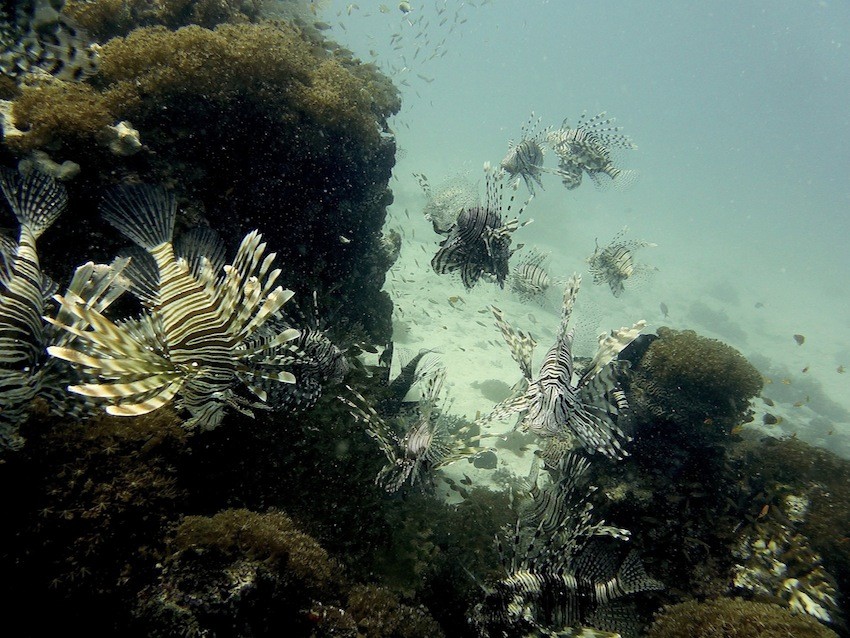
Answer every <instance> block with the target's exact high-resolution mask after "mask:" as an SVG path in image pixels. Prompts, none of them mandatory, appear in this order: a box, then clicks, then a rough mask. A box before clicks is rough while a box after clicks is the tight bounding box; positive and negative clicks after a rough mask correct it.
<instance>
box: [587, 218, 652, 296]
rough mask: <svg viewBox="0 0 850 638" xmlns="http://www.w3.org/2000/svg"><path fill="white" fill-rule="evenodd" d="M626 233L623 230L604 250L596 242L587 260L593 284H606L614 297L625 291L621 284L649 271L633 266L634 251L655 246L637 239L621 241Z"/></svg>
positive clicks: (641, 266) (639, 266) (643, 267)
mask: <svg viewBox="0 0 850 638" xmlns="http://www.w3.org/2000/svg"><path fill="white" fill-rule="evenodd" d="M627 232H628V228H627V227H626V228H623V229H622V230H621V231H620V232H619V233H617V234H616V235H615V236H614V239H612V240H611V243H610V244H608V245H607V246H605V247H604V248H600V247H599V242H598V241H597V242H596V249H595V250H594V251H593V254H592V255H591V256H590V257H588V258H587V263H588V269H589V270H590V272H591V274H592V275H593V283H594V284H597V285H599V284H603V283H607V284H608V286H610V288H611V292H612V293H613V294H614V296H615V297H619V296H620V295H621V294H623V290H625V288H624V286H623V282H625V281H626V280H627V279H629V278H631V277H633V276H635V275H636V274H641V273H645V272H647V271H648V270H649V269H648V268H647V266H644V265H638V264H635V262H634V257H633V253H634V251H635V250H637V249H638V248H645V247H647V246H650V247H653V246H655V244H652V243H649V242H645V241H641V240H637V239H635V240H631V241H623V239H622V237H623V235H625V234H626V233H627Z"/></svg>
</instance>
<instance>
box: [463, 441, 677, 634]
mask: <svg viewBox="0 0 850 638" xmlns="http://www.w3.org/2000/svg"><path fill="white" fill-rule="evenodd" d="M588 467H589V463H588V462H587V460H586V459H584V458H582V457H580V456H578V455H576V454H574V453H570V454H568V455H567V456H565V457H563V458H562V460H561V463H560V464H559V465H558V466H557V467H547V469H548V470H549V472H550V473H551V474H552V483H551V484H550V485H549V486H547V488H546V489H542V490H541V489H539V488H538V487H537V485H536V481H535V485H534V486H533V487H532V489H531V491H530V494H529V495H530V497H531V503H530V504H529V505H528V507H527V508H526V510H525V512H524V513H523V514H521V515H520V517H519V518H518V519H517V523H516V526H515V528H513V529H510V528H507V529H506V530H505V533H504V538H498V537H497V539H496V546H497V550H498V552H499V557H500V560H501V563H502V568H503V570H504V572H505V576H504V577H503V578H501V579H500V580H498V581H497V582H495V583H494V584H492V585H491V586H489V587H485V588H484V591H485V595H484V600H483V601H482V602H480V603H478V604H477V605H475V607H473V609H472V610H471V613H470V615H469V620H470V623H471V624H472V626H473V627H474V628H475V630H476V631H477V633H478V635H479V636H480V637H481V638H496V637H502V638H509V637H513V636H547V637H555V636H558V637H559V638H566V637H568V636H573V637H579V636H584V637H586V638H589V637H595V638H602V637H603V636H605V637H607V638H614V637H615V636H636V635H637V633H638V631H639V629H640V627H639V623H638V620H637V615H636V614H635V613H634V609H633V607H631V606H630V604H629V602H630V601H629V597H630V596H632V595H634V594H637V593H640V592H644V591H650V590H657V589H662V588H663V585H662V584H661V583H660V582H659V581H657V580H655V579H653V578H650V577H649V576H648V575H647V573H646V571H645V570H644V567H643V565H642V563H641V561H640V559H639V558H638V556H637V553H636V552H634V551H631V552H629V553H628V554H627V555H626V557H625V558H624V559H623V560H620V559H619V557H620V556H621V554H622V552H621V551H620V550H619V548H612V547H611V543H612V540H611V539H616V540H618V541H626V540H628V538H629V532H628V530H625V529H621V528H617V527H612V526H609V525H606V524H605V522H604V521H594V520H593V507H592V505H591V503H590V501H589V495H590V494H592V493H593V491H594V489H595V488H593V487H587V486H586V481H585V474H586V473H587V470H588ZM605 541H607V542H605Z"/></svg>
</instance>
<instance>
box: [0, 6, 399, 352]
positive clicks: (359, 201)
mask: <svg viewBox="0 0 850 638" xmlns="http://www.w3.org/2000/svg"><path fill="white" fill-rule="evenodd" d="M82 4H83V3H80V5H81V6H80V10H82V9H85V8H86V7H83V6H82ZM85 4H86V5H88V3H85ZM96 4H102V3H96ZM131 4H132V3H131ZM145 4H148V3H145ZM165 4H169V5H170V4H178V3H165ZM183 4H187V3H183ZM189 4H193V3H189ZM194 4H199V3H194ZM200 4H203V3H200ZM227 4H228V5H235V4H240V3H227ZM244 4H246V3H241V5H244ZM252 19H253V18H252ZM131 22H132V20H131ZM142 22H144V21H142ZM163 22H165V23H166V24H169V26H170V25H171V24H172V23H171V22H168V21H162V20H159V21H158V20H152V21H151V23H152V24H153V25H154V26H144V27H137V28H133V29H128V30H127V33H126V35H125V36H124V37H114V38H112V39H111V40H109V41H107V42H105V43H103V45H102V47H101V49H100V58H101V66H100V71H99V73H98V74H97V75H95V76H92V77H90V78H88V79H87V80H86V81H85V82H77V83H71V82H63V81H62V80H59V79H56V78H44V79H41V80H39V81H38V82H31V83H25V84H22V85H21V86H19V87H18V89H17V90H18V92H17V94H16V95H14V96H12V97H13V98H14V99H12V100H11V101H10V106H9V108H8V110H9V117H10V118H11V121H14V124H15V126H16V127H17V130H18V131H20V134H16V135H14V136H7V137H6V139H5V140H4V146H3V148H2V149H0V151H2V153H3V154H5V155H6V156H8V157H7V160H8V161H10V162H11V161H17V160H19V159H20V158H22V157H25V156H28V155H30V154H31V153H32V152H33V151H40V150H47V151H49V152H50V153H51V157H53V158H54V159H56V161H59V162H62V161H66V160H70V161H72V162H76V163H77V164H79V165H80V166H81V172H80V175H79V177H78V178H76V179H75V180H74V182H73V184H72V185H70V186H69V188H70V189H71V190H72V198H71V199H72V204H71V208H72V210H70V211H69V213H70V214H69V215H66V216H65V217H66V219H65V220H63V221H62V222H61V223H60V224H58V225H57V227H56V229H55V230H56V232H55V233H54V234H53V235H54V236H53V237H46V238H45V241H44V242H43V245H44V260H43V262H44V265H45V268H46V270H47V271H48V272H49V273H50V274H51V275H52V276H53V277H54V278H57V279H60V278H61V277H62V274H63V273H69V272H72V270H73V268H75V267H76V266H78V265H79V264H81V263H84V262H85V261H87V260H89V259H95V260H99V261H108V260H109V259H110V258H111V257H112V256H114V254H115V252H116V251H117V250H118V249H119V248H120V247H121V246H122V240H121V239H120V238H119V237H117V236H116V235H115V234H114V233H113V232H112V231H110V230H109V229H108V228H106V226H105V225H104V223H103V222H102V221H101V220H100V219H99V217H98V215H97V212H96V211H97V202H98V200H99V199H100V197H101V195H102V193H103V192H104V190H106V189H107V188H108V187H109V186H111V185H113V184H114V183H116V182H128V181H129V182H145V183H159V184H166V185H169V186H170V187H172V188H173V189H174V190H175V191H177V192H178V193H179V199H180V202H181V209H182V210H183V211H185V212H184V213H183V214H182V215H181V217H180V218H179V219H178V226H179V227H184V228H185V227H189V226H195V225H198V224H206V225H209V226H211V227H212V228H213V229H215V230H217V231H218V232H219V233H221V234H222V235H223V236H225V237H234V236H241V235H244V234H245V233H246V232H248V231H250V230H253V229H255V228H256V229H258V230H260V232H262V233H263V237H264V239H265V240H266V241H267V242H268V244H269V247H270V249H271V250H275V251H277V253H278V255H279V258H280V259H279V261H280V262H282V264H283V269H284V272H283V276H282V281H284V282H285V283H286V285H287V286H288V287H289V288H291V289H293V290H294V291H295V293H296V300H297V299H298V298H299V297H302V298H304V299H307V298H308V296H312V292H313V291H314V290H315V291H317V292H318V297H319V301H320V305H321V307H322V308H323V310H324V311H325V313H326V314H330V313H333V314H334V317H335V323H336V324H342V325H346V324H347V325H353V324H359V325H360V326H362V328H363V330H364V331H365V333H366V334H367V335H368V336H369V337H370V338H371V339H373V340H374V341H376V342H384V341H387V340H389V338H390V334H391V325H390V315H391V307H392V305H391V302H390V300H389V297H388V296H387V295H386V294H385V293H382V292H381V287H382V286H383V282H384V277H385V273H386V270H387V268H388V263H387V259H386V255H385V249H384V245H383V242H382V236H381V228H382V226H383V222H384V219H385V216H386V208H387V206H388V205H389V204H390V203H392V193H391V191H390V190H389V188H388V182H389V178H390V175H391V171H392V167H393V164H394V162H395V150H396V147H395V139H394V137H393V135H392V134H391V133H390V131H389V128H388V125H387V118H389V117H390V116H391V115H392V114H394V113H395V112H397V111H398V109H399V108H400V98H399V94H398V91H397V90H396V89H395V87H394V86H393V84H392V83H391V81H390V80H389V79H388V78H387V77H385V76H384V75H383V74H381V73H380V72H379V71H378V70H377V68H376V67H375V66H374V65H372V64H365V63H362V62H360V61H359V60H357V59H355V58H354V57H353V56H352V55H351V53H350V52H348V51H346V50H344V49H341V48H340V47H338V46H337V45H335V44H334V43H332V42H331V41H328V40H326V39H324V37H323V36H322V35H321V34H320V33H318V32H316V31H315V30H309V29H305V28H302V27H299V26H297V25H295V24H294V23H291V22H286V21H277V22H251V21H248V20H247V19H246V20H244V21H242V20H232V21H227V20H225V21H222V22H221V23H218V22H216V21H215V20H212V21H210V22H205V21H203V20H198V22H201V23H204V24H208V23H209V25H210V26H214V28H206V27H204V26H200V25H199V24H192V25H190V26H184V27H180V28H177V29H176V30H172V29H170V28H168V27H166V26H162V23H163ZM177 22H178V23H182V21H181V20H178V21H177ZM190 22H191V20H190ZM212 23H215V25H213V24H212ZM133 24H134V25H135V24H136V23H133ZM120 122H132V126H133V134H132V135H133V140H131V141H133V144H132V148H129V149H124V148H123V147H122V149H119V150H121V152H120V153H118V154H116V151H115V148H114V145H110V144H109V143H104V131H109V130H110V129H115V128H116V127H118V126H119V123H120ZM128 150H129V151H132V152H126V151H128ZM75 208H76V210H73V209H75ZM233 249H235V246H233V247H231V250H233ZM331 291H333V295H332V299H329V296H330V295H331Z"/></svg>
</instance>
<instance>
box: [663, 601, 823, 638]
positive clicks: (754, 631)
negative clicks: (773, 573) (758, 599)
mask: <svg viewBox="0 0 850 638" xmlns="http://www.w3.org/2000/svg"><path fill="white" fill-rule="evenodd" d="M647 638H837V634H836V633H835V632H834V631H832V630H831V629H827V628H826V627H824V626H823V625H820V624H818V622H817V621H815V620H812V619H811V618H808V617H806V616H798V615H794V614H792V613H791V612H790V611H788V610H787V609H783V608H781V607H779V606H777V605H771V604H766V603H754V602H749V601H745V600H740V599H732V598H717V599H715V600H709V601H705V602H701V603H700V602H697V601H695V600H691V601H688V602H685V603H680V604H678V605H673V606H670V607H666V608H665V609H664V610H663V611H662V612H661V613H660V614H659V615H658V616H657V617H656V619H655V622H654V623H653V624H652V627H650V629H649V632H648V633H647Z"/></svg>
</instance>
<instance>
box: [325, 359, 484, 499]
mask: <svg viewBox="0 0 850 638" xmlns="http://www.w3.org/2000/svg"><path fill="white" fill-rule="evenodd" d="M444 380H445V368H442V367H441V368H437V369H436V370H435V371H434V372H431V373H429V374H428V375H427V376H426V377H425V379H424V380H423V383H424V384H425V388H424V390H423V392H422V398H421V399H420V401H419V406H418V410H417V411H416V414H415V415H414V416H413V417H412V419H411V420H410V421H409V422H406V423H405V419H400V421H401V422H402V423H404V425H403V427H402V428H401V429H400V430H399V429H397V428H396V427H394V426H393V425H391V424H390V423H387V422H386V421H384V420H383V419H382V418H381V417H380V416H378V414H377V412H375V410H374V409H373V408H372V407H371V406H370V405H369V404H368V403H367V402H366V400H365V399H364V398H363V396H361V395H360V394H359V393H358V392H357V391H356V390H354V389H352V388H350V387H349V388H348V389H349V390H350V391H351V393H352V394H353V395H354V396H355V397H356V398H357V400H358V403H359V404H358V403H354V402H352V401H350V400H348V399H345V398H342V397H341V398H342V400H343V401H344V402H345V403H346V404H347V405H348V406H349V407H350V408H351V414H352V415H353V416H354V418H356V419H358V420H360V421H364V422H365V423H366V432H367V433H368V434H369V436H371V437H372V438H373V439H375V440H376V441H377V442H378V445H379V447H380V448H381V451H382V452H383V453H384V455H385V456H386V458H387V464H386V465H385V466H384V467H383V468H382V469H381V471H380V472H379V473H378V476H377V477H376V479H375V482H376V483H377V484H378V485H380V486H382V487H383V488H384V489H385V490H386V491H387V492H397V491H399V490H400V489H401V488H402V487H404V485H405V484H409V485H410V486H411V487H415V486H419V487H420V488H422V489H425V490H430V489H433V487H434V472H435V471H436V470H439V469H440V468H443V467H446V466H447V465H451V464H452V463H455V462H457V461H460V460H461V459H466V458H472V457H474V456H476V455H478V454H480V453H482V452H485V451H486V450H487V448H480V447H470V446H469V443H470V441H469V440H467V439H466V434H467V433H468V431H469V429H470V428H471V425H472V424H469V425H468V426H464V427H462V428H461V429H460V430H458V431H456V432H450V431H449V426H450V423H453V422H454V419H451V418H450V417H449V416H448V415H447V414H446V410H445V406H441V405H440V392H441V391H442V387H443V381H444Z"/></svg>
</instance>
